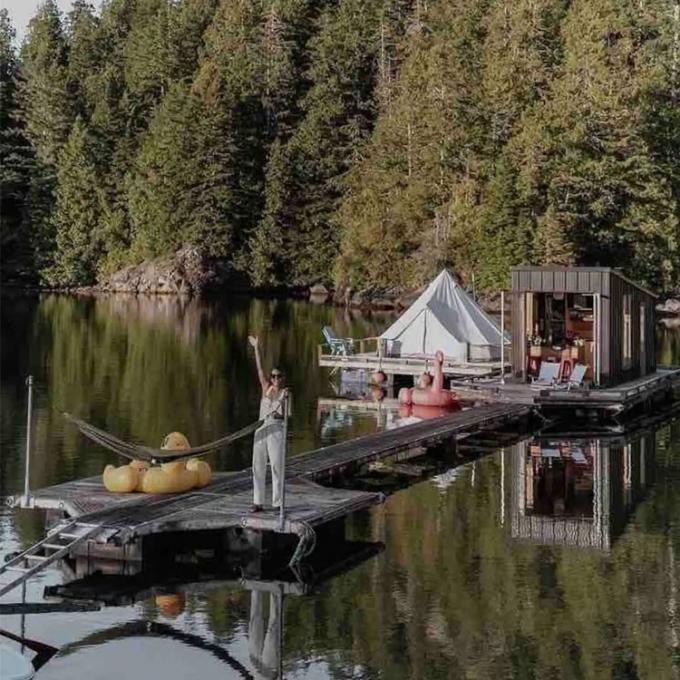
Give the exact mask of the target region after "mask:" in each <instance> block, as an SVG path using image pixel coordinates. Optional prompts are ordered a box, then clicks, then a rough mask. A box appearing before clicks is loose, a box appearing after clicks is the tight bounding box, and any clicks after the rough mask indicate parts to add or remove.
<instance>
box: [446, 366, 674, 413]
mask: <svg viewBox="0 0 680 680" xmlns="http://www.w3.org/2000/svg"><path fill="white" fill-rule="evenodd" d="M451 389H452V390H454V391H455V392H456V394H457V395H458V396H459V397H460V398H461V399H465V400H470V401H481V402H488V403H513V404H525V405H533V406H535V407H537V408H538V409H539V410H541V411H552V410H566V409H569V410H574V409H585V410H593V411H600V412H603V413H605V414H606V415H614V416H616V415H621V414H622V413H624V412H626V411H630V410H631V409H633V408H635V407H637V406H640V405H649V404H651V403H654V402H656V401H668V397H669V396H670V397H671V399H672V398H677V397H678V396H680V368H678V367H677V366H673V367H665V368H658V369H657V370H656V372H655V373H653V374H651V375H646V376H644V377H642V378H637V379H636V380H630V381H628V382H624V383H621V384H620V385H616V387H608V388H600V389H598V388H574V389H570V390H568V389H566V388H565V387H562V388H549V387H539V386H534V385H531V384H528V383H522V382H517V381H514V380H507V381H506V382H505V383H501V382H500V380H480V381H477V382H474V381H452V383H451Z"/></svg>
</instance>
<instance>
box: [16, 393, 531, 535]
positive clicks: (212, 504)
mask: <svg viewBox="0 0 680 680" xmlns="http://www.w3.org/2000/svg"><path fill="white" fill-rule="evenodd" d="M530 412H531V408H530V407H528V406H521V405H511V404H489V405H484V406H480V407H478V408H474V409H469V410H467V411H457V412H455V413H451V414H449V415H446V416H443V417H441V418H435V419H432V420H427V421H422V422H419V423H414V424H411V425H406V426H404V427H401V428H397V429H394V430H388V431H383V432H376V433H374V434H370V435H367V436H364V437H360V438H358V439H353V440H351V441H347V442H342V443H340V444H335V445H333V446H328V447H325V448H321V449H317V450H315V451H310V452H308V453H304V454H301V455H298V456H294V457H292V458H291V459H290V460H289V461H288V464H287V466H286V479H287V482H286V519H285V524H284V526H283V527H282V528H281V527H279V516H278V512H274V511H271V510H269V511H264V512H261V513H256V514H252V513H250V512H249V509H250V506H251V503H252V474H251V470H250V469H246V470H243V471H240V472H237V473H232V474H228V473H217V474H216V475H215V477H214V479H213V481H212V482H211V483H210V484H209V485H208V486H206V487H204V488H203V489H199V490H195V491H192V492H187V493H183V494H165V495H152V494H115V493H110V492H108V491H106V490H105V488H104V487H103V485H102V482H101V477H91V478H88V479H81V480H77V481H72V482H66V483H64V484H59V485H56V486H51V487H47V488H45V489H39V490H37V491H34V492H32V494H31V495H30V496H29V497H28V498H26V497H24V496H15V497H13V498H11V499H10V504H12V505H14V506H15V507H21V508H48V509H50V508H51V509H60V510H63V511H64V512H65V513H66V514H67V515H68V516H70V517H72V518H78V521H79V526H80V525H82V527H83V528H85V527H101V532H100V533H99V534H98V535H97V538H96V540H97V541H98V542H108V541H111V540H115V542H116V543H118V544H126V543H128V542H132V541H134V540H135V539H136V538H137V537H141V536H146V535H149V534H156V533H164V532H170V531H173V532H174V531H193V530H205V529H227V528H235V527H238V528H248V529H256V530H260V531H273V532H282V533H288V534H298V535H302V534H303V533H304V532H305V531H306V530H308V527H314V526H318V525H320V524H324V523H327V522H330V521H332V520H334V519H337V518H340V517H343V516H346V515H348V514H350V513H352V512H355V511H357V510H360V509H363V508H367V507H369V506H371V505H373V504H376V503H380V502H381V501H382V500H383V496H382V494H379V493H373V492H366V491H352V490H347V489H336V488H329V487H324V486H321V485H320V484H319V482H321V481H329V480H331V479H332V478H333V477H335V476H337V475H340V474H349V473H351V472H353V471H355V470H356V469H357V468H359V467H360V466H362V465H365V464H367V463H371V462H373V461H377V460H381V459H384V458H389V457H392V456H396V455H398V454H399V453H400V452H403V451H407V450H409V449H414V448H418V447H430V446H434V445H436V444H439V443H440V442H442V441H444V440H446V439H450V438H452V437H457V436H460V435H463V434H472V433H475V432H481V431H488V430H493V429H496V428H499V427H502V426H503V425H504V424H507V423H515V422H517V421H519V420H521V419H524V418H526V417H528V416H529V415H530Z"/></svg>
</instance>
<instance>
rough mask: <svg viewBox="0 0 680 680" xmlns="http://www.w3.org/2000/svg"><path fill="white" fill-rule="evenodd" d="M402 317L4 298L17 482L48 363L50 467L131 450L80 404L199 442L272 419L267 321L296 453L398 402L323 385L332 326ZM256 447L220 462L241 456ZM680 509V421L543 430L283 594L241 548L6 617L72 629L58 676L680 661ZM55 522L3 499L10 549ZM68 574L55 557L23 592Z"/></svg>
mask: <svg viewBox="0 0 680 680" xmlns="http://www.w3.org/2000/svg"><path fill="white" fill-rule="evenodd" d="M391 318H392V317H390V316H389V315H387V316H386V315H379V314H373V315H370V316H362V315H361V314H358V313H354V312H347V311H346V310H344V309H337V308H332V307H328V306H319V305H313V304H311V303H308V302H296V301H282V300H252V299H248V298H246V297H233V298H231V299H229V300H219V301H217V300H215V301H200V302H199V301H196V300H185V301H182V300H178V299H175V298H170V297H168V298H155V299H154V298H149V299H144V298H134V297H124V296H120V297H107V298H97V299H95V298H82V299H78V298H74V297H67V296H56V295H45V296H40V297H38V296H32V297H31V296H4V297H3V298H2V347H1V352H2V355H1V362H2V363H1V369H2V375H1V383H0V390H1V392H0V393H1V395H2V405H1V408H0V419H1V420H0V422H1V423H2V428H1V433H0V445H1V455H0V495H3V496H4V495H7V494H11V493H15V492H18V491H20V490H21V489H22V487H23V476H24V467H23V455H24V446H25V436H26V433H25V418H26V388H25V385H24V380H25V377H26V376H27V375H28V374H32V375H33V376H34V379H35V397H34V399H35V410H34V448H33V454H32V456H33V458H32V461H33V462H32V466H31V468H32V469H31V485H32V486H33V487H35V488H37V487H40V486H46V485H50V484H55V483H58V482H61V481H66V480H69V479H73V478H77V477H85V476H90V475H96V474H99V473H101V471H102V469H103V467H104V465H106V464H107V463H110V462H114V463H115V462H116V461H115V456H113V454H110V453H108V452H107V451H105V450H103V449H101V448H98V447H97V446H95V445H94V444H91V443H89V442H88V441H87V440H85V439H84V438H83V437H82V436H81V435H80V434H79V433H78V432H77V430H76V429H75V428H74V427H73V426H71V425H69V424H68V423H67V422H66V421H65V419H64V418H63V416H62V415H61V414H62V412H64V411H68V412H69V413H72V414H75V415H77V416H79V417H81V418H83V419H85V420H87V421H89V422H91V423H93V424H95V425H97V426H99V427H102V428H104V429H106V430H108V431H110V432H113V433H116V434H117V435H119V436H120V437H121V438H123V439H126V440H132V441H137V442H144V443H146V444H148V445H150V446H158V445H159V444H160V442H161V440H162V439H163V437H164V436H165V434H167V433H168V432H170V431H172V430H179V431H182V432H184V433H185V434H186V435H187V436H188V437H189V439H190V441H191V442H192V444H195V445H198V444H201V443H204V442H207V441H210V440H212V439H216V438H217V437H219V436H221V435H222V434H224V433H227V432H231V431H234V430H236V429H238V428H240V427H242V426H244V425H246V424H247V423H249V422H251V421H253V420H254V419H256V417H257V411H258V403H259V384H258V381H257V377H256V373H255V365H254V359H253V354H252V350H251V349H250V347H249V346H248V344H247V336H248V334H252V333H255V334H258V335H259V336H260V338H261V345H262V349H263V359H264V362H265V365H266V366H267V367H271V366H273V365H274V364H276V365H277V366H279V367H280V368H281V369H282V370H283V371H284V372H285V374H286V376H287V379H288V384H289V385H290V387H291V390H292V392H293V395H294V412H293V418H292V422H291V425H290V433H291V449H292V454H293V455H294V454H295V453H299V452H302V451H305V450H308V449H311V448H314V447H316V446H319V445H325V444H330V443H333V442H335V441H340V440H343V439H346V438H350V437H353V436H357V435H359V434H362V433H367V432H371V431H374V430H375V429H376V428H377V427H379V425H380V423H381V422H383V420H381V419H379V418H376V414H375V413H372V412H363V413H362V412H336V411H332V410H331V411H329V410H323V409H321V408H320V407H319V403H318V400H319V398H320V397H328V396H333V395H334V394H335V393H336V392H337V391H338V390H340V389H341V387H340V386H339V385H338V376H337V375H331V374H330V372H329V371H326V370H320V369H318V368H317V367H316V351H317V345H318V343H319V342H320V341H321V332H320V331H321V328H322V326H323V325H326V324H328V325H332V326H333V327H334V328H335V330H336V332H337V333H338V335H349V336H353V337H363V336H370V335H375V334H377V333H379V332H380V331H381V330H382V329H384V328H385V327H386V325H387V324H388V323H389V320H390V319H391ZM658 355H659V360H660V361H662V362H664V363H671V362H675V363H680V332H678V331H671V330H667V331H664V330H661V329H660V330H659V337H658ZM250 447H251V443H250V440H246V441H242V442H239V443H238V444H236V445H235V446H233V447H232V448H230V449H228V450H226V451H223V452H222V453H221V454H220V455H214V456H212V457H211V458H210V462H211V464H212V465H213V467H214V468H215V469H218V470H225V471H226V470H238V469H241V468H243V467H246V466H248V465H249V463H250V455H251V448H250ZM112 458H113V460H112ZM679 517H680V424H678V423H675V422H671V423H662V424H660V425H658V426H655V427H654V428H651V429H646V430H643V431H638V432H635V433H634V434H632V435H631V436H628V437H620V438H616V439H601V440H586V441H579V440H564V439H559V438H546V439H534V438H528V439H526V440H524V441H522V442H519V443H518V444H514V445H512V446H509V447H506V448H505V449H499V450H494V451H489V452H487V453H485V454H484V455H481V456H480V457H479V458H478V459H476V460H475V461H473V462H470V463H467V464H465V465H462V466H459V467H457V468H455V469H448V470H442V471H441V472H440V474H437V475H436V476H434V477H430V478H428V479H424V480H423V481H418V482H411V483H410V484H408V485H406V486H405V487H404V488H401V489H398V490H395V491H394V493H392V494H391V495H389V496H388V498H387V501H386V502H385V503H384V504H383V505H381V506H378V507H375V508H373V509H372V510H371V511H367V512H362V513H359V514H357V515H355V516H353V517H351V518H350V519H349V520H348V522H347V527H346V538H347V541H346V545H343V546H336V547H337V554H338V555H343V556H344V558H343V559H344V561H343V562H342V563H334V562H333V559H330V558H329V559H328V560H326V562H328V563H323V560H322V559H321V558H323V555H318V556H317V560H316V562H314V564H310V565H308V566H307V567H306V571H304V573H302V574H300V576H301V578H300V580H299V581H300V582H299V583H296V581H295V579H294V578H293V579H291V578H288V580H289V581H290V583H291V587H290V589H289V592H286V593H285V594H281V592H280V591H277V590H276V589H274V588H272V589H270V590H265V589H259V588H258V587H257V586H256V585H254V584H253V583H252V582H251V580H249V578H248V576H249V575H248V573H245V572H238V571H235V570H233V569H232V568H231V567H229V568H228V569H227V571H229V570H231V571H229V575H230V577H229V578H225V579H223V580H220V579H213V580H210V581H206V584H208V583H209V587H207V585H206V587H203V588H193V589H192V588H187V589H184V590H185V591H186V592H184V590H182V592H181V594H173V591H172V589H171V588H168V587H167V584H166V587H165V589H164V590H158V589H156V590H154V583H146V584H144V587H140V588H139V589H138V590H136V591H135V592H134V593H132V594H131V595H130V597H128V598H127V601H125V598H122V599H121V601H120V602H117V603H113V602H112V603H111V604H110V606H106V607H104V608H103V609H102V610H101V611H92V612H82V613H68V614H64V613H55V614H41V615H28V616H25V617H20V616H6V617H4V618H3V621H2V624H1V626H0V627H2V628H3V629H5V630H8V631H10V632H12V633H15V634H19V633H21V634H23V635H24V636H25V637H27V638H30V639H32V640H39V641H41V642H44V643H46V644H49V645H52V646H54V647H57V648H59V652H58V653H57V654H56V655H55V656H54V657H53V658H52V659H51V660H50V661H49V662H48V663H47V664H46V665H45V666H43V667H42V668H41V669H40V671H39V673H38V676H37V677H39V678H52V679H54V678H61V679H64V680H66V679H69V680H71V679H72V678H76V677H82V678H88V679H89V678H97V679H101V680H104V679H109V678H111V679H113V678H115V679H116V680H118V679H119V678H121V677H129V678H137V677H139V678H156V677H157V678H163V679H164V680H171V679H173V678H202V679H203V678H205V679H212V678H221V679H223V678H232V677H233V678H241V677H243V678H250V677H263V678H267V677H276V676H277V673H278V672H279V668H280V667H281V668H282V670H283V675H284V677H286V678H342V679H345V678H389V679H390V680H391V679H399V678H404V679H406V678H433V679H434V678H436V679H439V678H475V679H477V678H522V679H524V678H654V679H657V678H677V677H678V676H680V618H679V617H680V612H678V606H679V605H680V603H679V602H678V585H679V584H680V568H679V566H678V559H679V557H680V523H679V522H678V518H679ZM43 530H44V520H43V516H42V514H41V513H39V512H37V511H36V512H26V511H22V512H13V511H11V510H10V509H8V508H4V507H3V509H2V510H0V537H1V545H0V558H4V556H5V555H7V554H8V553H11V552H13V551H16V550H18V549H20V548H21V547H27V546H29V545H30V544H31V543H33V542H35V541H36V540H38V539H39V538H41V537H42V533H43ZM334 556H335V552H334ZM348 556H349V557H348ZM192 559H194V560H198V562H196V561H194V563H192V565H190V567H191V569H195V570H197V569H199V570H200V568H201V562H200V559H201V556H200V555H198V556H196V555H193V557H192ZM320 559H321V561H319V560H320ZM183 568H184V567H183ZM187 568H188V567H187ZM314 570H316V571H314ZM232 572H233V573H232ZM65 576H66V571H65V569H64V568H62V567H54V568H51V569H48V570H46V572H45V573H43V574H41V575H40V577H37V578H35V579H33V580H32V581H30V582H29V584H28V586H27V588H26V594H25V597H26V600H27V601H42V599H43V590H44V588H45V587H46V586H52V585H55V584H59V583H61V582H62V581H64V580H65ZM289 577H290V575H289ZM3 578H6V577H3ZM307 583H311V584H312V587H306V586H305V584H307ZM294 586H295V587H294ZM180 590H181V589H178V591H177V592H178V593H180ZM20 598H21V592H20V590H18V591H17V592H14V593H10V594H8V595H6V596H5V597H4V598H3V599H2V601H3V602H14V601H17V600H19V599H20Z"/></svg>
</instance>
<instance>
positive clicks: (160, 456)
mask: <svg viewBox="0 0 680 680" xmlns="http://www.w3.org/2000/svg"><path fill="white" fill-rule="evenodd" d="M64 417H65V418H67V419H68V420H70V421H71V422H72V423H73V424H74V425H76V426H77V427H78V429H79V430H80V431H81V432H82V433H83V434H84V435H85V436H86V437H87V438H88V439H90V440H92V441H93V442H95V443H96V444H99V445H100V446H103V447H104V448H107V449H109V450H110V451H113V452H114V453H117V454H119V455H121V456H123V457H125V458H129V459H131V460H133V459H137V460H146V461H149V462H151V463H156V462H159V461H164V462H168V461H173V460H181V459H182V458H195V457H198V456H205V455H206V454H208V453H210V452H211V451H216V450H217V449H220V448H222V447H223V446H227V445H228V444H231V443H233V442H235V441H237V440H238V439H241V438H242V437H246V436H247V435H249V434H250V433H251V432H254V431H255V430H256V429H257V428H258V427H259V426H260V425H261V424H262V423H263V421H262V420H256V421H255V422H253V423H250V425H246V426H245V427H242V428H241V429H240V430H237V431H236V432H232V433H231V434H228V435H225V436H224V437H220V439H216V440H215V441H213V442H208V443H207V444H203V445H202V446H195V447H193V448H191V449H180V450H176V451H173V450H168V449H154V448H151V447H149V446H141V445H139V444H130V443H129V442H124V441H123V440H122V439H118V437H115V436H114V435H112V434H110V433H109V432H106V431H105V430H101V429H99V428H98V427H95V426H94V425H90V423H86V422H85V421H84V420H80V419H79V418H76V417H75V416H72V415H70V414H69V413H64Z"/></svg>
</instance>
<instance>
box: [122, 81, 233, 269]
mask: <svg viewBox="0 0 680 680" xmlns="http://www.w3.org/2000/svg"><path fill="white" fill-rule="evenodd" d="M221 104H222V101H221V100H217V102H214V103H213V102H211V101H209V100H205V99H203V98H201V97H199V96H197V95H196V94H195V93H193V92H191V90H190V89H189V88H188V87H187V86H186V85H183V84H177V85H174V86H173V87H172V88H171V90H170V91H169V92H168V94H167V95H166V97H165V98H164V100H163V103H162V105H161V106H160V108H159V109H158V112H157V113H156V115H155V116H154V119H153V120H152V122H151V126H150V128H149V133H148V135H147V137H146V139H145V142H144V144H143V145H142V148H141V149H140V153H139V156H138V158H137V160H136V162H135V168H134V172H133V174H132V176H131V180H130V188H129V210H130V218H131V222H132V225H133V234H134V241H133V250H134V253H135V257H138V258H144V257H155V256H158V255H163V254H167V253H172V252H174V251H176V250H178V249H179V248H180V247H181V246H182V245H185V244H192V245H195V246H198V247H199V248H201V249H202V250H203V251H204V252H205V253H206V254H209V255H211V256H214V257H226V256H228V255H230V254H231V249H232V238H233V226H232V220H233V217H232V213H233V200H232V185H233V180H232V157H233V143H232V131H231V126H230V109H229V107H223V106H221Z"/></svg>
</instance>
